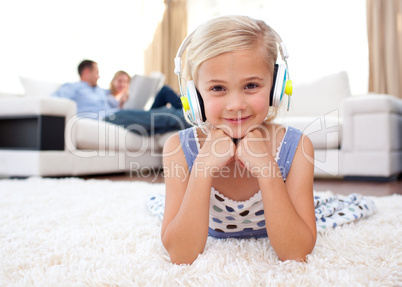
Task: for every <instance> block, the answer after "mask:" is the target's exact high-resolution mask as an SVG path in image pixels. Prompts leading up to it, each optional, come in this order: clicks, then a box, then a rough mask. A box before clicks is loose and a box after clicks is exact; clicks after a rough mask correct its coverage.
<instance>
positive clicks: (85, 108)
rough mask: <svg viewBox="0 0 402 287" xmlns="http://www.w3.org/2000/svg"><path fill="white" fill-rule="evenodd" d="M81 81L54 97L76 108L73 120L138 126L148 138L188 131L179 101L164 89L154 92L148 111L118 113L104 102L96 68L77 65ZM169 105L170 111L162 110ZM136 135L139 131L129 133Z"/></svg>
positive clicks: (105, 96) (84, 63) (93, 64)
mask: <svg viewBox="0 0 402 287" xmlns="http://www.w3.org/2000/svg"><path fill="white" fill-rule="evenodd" d="M78 74H79V76H80V79H81V81H80V82H77V83H67V84H64V85H62V86H61V87H60V89H59V90H57V91H56V92H55V93H53V94H52V96H54V97H61V98H68V99H71V100H73V101H75V102H76V104H77V116H79V117H85V118H92V119H100V120H105V121H107V122H110V123H113V124H116V125H121V126H123V127H124V128H128V129H130V127H135V126H141V127H142V128H143V130H145V131H146V132H147V134H148V135H150V134H158V133H166V132H169V131H174V130H180V129H184V128H187V127H189V124H188V123H187V122H186V120H185V118H184V116H183V112H182V110H181V103H180V99H179V97H178V96H177V95H176V94H175V93H174V92H173V90H172V89H170V88H169V87H168V86H164V87H162V89H161V90H160V91H159V92H158V94H157V96H156V98H155V101H154V104H153V105H152V107H151V109H150V110H149V111H144V110H120V109H119V108H113V107H112V106H111V105H110V102H109V100H108V94H109V93H108V90H105V89H102V88H101V87H99V86H98V79H99V69H98V64H97V63H96V62H94V61H91V60H84V61H82V62H81V63H80V64H79V65H78ZM167 103H170V104H171V106H172V107H171V108H168V107H166V104H167ZM130 130H131V131H133V132H136V133H140V131H139V129H137V128H133V129H130Z"/></svg>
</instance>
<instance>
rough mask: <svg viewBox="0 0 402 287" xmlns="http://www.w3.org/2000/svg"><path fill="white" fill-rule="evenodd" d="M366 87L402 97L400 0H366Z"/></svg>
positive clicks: (371, 90)
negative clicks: (367, 55) (367, 52)
mask: <svg viewBox="0 0 402 287" xmlns="http://www.w3.org/2000/svg"><path fill="white" fill-rule="evenodd" d="M367 33H368V45H369V91H370V92H375V93H384V94H390V95H394V96H396V97H399V98H402V0H367Z"/></svg>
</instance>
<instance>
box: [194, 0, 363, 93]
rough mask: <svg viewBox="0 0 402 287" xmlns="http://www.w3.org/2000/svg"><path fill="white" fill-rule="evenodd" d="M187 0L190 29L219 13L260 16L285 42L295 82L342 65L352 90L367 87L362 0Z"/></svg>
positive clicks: (358, 90) (321, 74) (339, 68)
mask: <svg viewBox="0 0 402 287" xmlns="http://www.w3.org/2000/svg"><path fill="white" fill-rule="evenodd" d="M187 1H188V12H189V17H188V19H189V23H188V24H189V31H192V30H193V29H195V28H196V27H197V26H198V25H199V24H201V23H202V22H204V21H205V20H207V19H209V18H212V17H216V16H220V15H228V14H241V15H248V16H251V17H254V18H258V19H262V20H265V21H266V22H267V24H268V25H270V26H272V27H273V28H274V29H275V30H276V31H277V32H278V33H279V34H280V35H281V37H282V39H283V41H284V42H285V43H286V45H287V49H288V52H289V54H290V57H289V60H288V64H289V70H290V74H291V77H292V80H293V83H294V84H297V83H298V82H305V81H310V80H314V79H317V78H320V77H322V76H324V75H328V74H331V73H335V72H338V71H343V70H345V71H347V73H348V75H349V80H350V85H351V90H352V94H360V93H366V92H367V89H368V46H367V31H366V1H365V0H353V1H350V0H325V1H323V0H303V1H300V0H281V1H279V0H247V1H243V0H203V1H197V0H187ZM323 93H325V91H323Z"/></svg>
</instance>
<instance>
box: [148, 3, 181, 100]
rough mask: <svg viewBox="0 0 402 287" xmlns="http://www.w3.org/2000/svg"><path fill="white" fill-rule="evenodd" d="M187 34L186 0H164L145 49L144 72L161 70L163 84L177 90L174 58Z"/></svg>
mask: <svg viewBox="0 0 402 287" xmlns="http://www.w3.org/2000/svg"><path fill="white" fill-rule="evenodd" d="M186 36H187V3H186V0H165V12H164V14H163V19H162V21H161V23H160V24H159V25H158V27H157V28H156V31H155V34H154V38H153V41H152V43H151V44H150V45H149V46H148V47H147V49H146V50H145V57H144V59H145V60H144V61H145V62H144V70H145V71H144V72H145V74H149V73H151V72H155V71H156V72H161V73H163V74H164V75H165V76H166V79H165V84H167V85H169V86H170V87H172V88H173V89H174V90H176V92H178V91H179V85H178V80H177V76H176V75H175V74H174V58H175V56H176V53H177V50H178V49H179V47H180V44H181V42H182V41H183V40H184V38H185V37H186Z"/></svg>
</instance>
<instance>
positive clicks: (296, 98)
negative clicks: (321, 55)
mask: <svg viewBox="0 0 402 287" xmlns="http://www.w3.org/2000/svg"><path fill="white" fill-rule="evenodd" d="M350 96H351V93H350V87H349V79H348V75H347V73H346V72H340V73H336V74H332V75H328V76H325V77H322V78H320V79H317V80H315V81H311V82H307V83H303V84H298V85H297V84H296V83H295V85H294V87H293V95H292V96H291V101H290V110H289V112H287V111H286V107H287V104H288V97H287V96H286V95H285V96H284V99H283V101H282V103H281V108H280V111H279V116H287V117H290V116H322V115H326V114H328V113H331V112H333V111H335V110H339V108H340V105H341V102H342V100H344V99H345V98H348V97H350Z"/></svg>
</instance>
